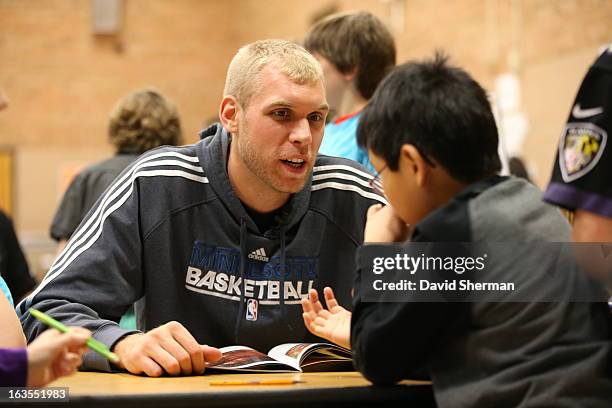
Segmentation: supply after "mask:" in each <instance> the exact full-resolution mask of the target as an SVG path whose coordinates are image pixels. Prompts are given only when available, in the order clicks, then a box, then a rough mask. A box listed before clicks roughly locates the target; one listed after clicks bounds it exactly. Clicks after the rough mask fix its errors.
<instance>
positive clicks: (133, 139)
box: [108, 88, 181, 154]
mask: <svg viewBox="0 0 612 408" xmlns="http://www.w3.org/2000/svg"><path fill="white" fill-rule="evenodd" d="M108 137H109V141H110V142H111V143H112V144H113V145H115V147H116V149H117V151H118V152H120V153H137V154H140V153H144V152H145V151H147V150H150V149H152V148H154V147H158V146H162V145H177V144H179V143H180V142H181V121H180V119H179V116H178V112H177V110H176V107H175V106H174V104H173V103H172V102H170V101H169V100H168V99H167V98H165V97H164V96H163V95H162V94H161V93H159V92H158V91H157V90H155V89H152V88H147V89H142V90H139V91H136V92H133V93H131V94H129V95H127V96H125V97H123V98H122V99H121V100H120V101H119V102H117V104H116V105H115V107H114V108H113V110H112V111H111V114H110V119H109V126H108Z"/></svg>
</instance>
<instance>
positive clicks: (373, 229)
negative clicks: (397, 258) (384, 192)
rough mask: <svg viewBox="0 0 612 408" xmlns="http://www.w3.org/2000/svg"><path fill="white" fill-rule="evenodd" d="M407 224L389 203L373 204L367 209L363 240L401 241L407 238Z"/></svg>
mask: <svg viewBox="0 0 612 408" xmlns="http://www.w3.org/2000/svg"><path fill="white" fill-rule="evenodd" d="M408 232H409V228H408V225H406V223H405V222H404V221H402V219H401V218H400V217H398V216H397V215H396V214H395V212H394V211H393V207H391V206H390V205H387V206H383V205H382V204H374V205H373V206H371V207H370V208H369V209H368V218H367V221H366V226H365V231H364V242H366V243H367V242H402V241H405V240H406V239H408Z"/></svg>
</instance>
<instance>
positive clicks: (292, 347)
mask: <svg viewBox="0 0 612 408" xmlns="http://www.w3.org/2000/svg"><path fill="white" fill-rule="evenodd" d="M317 344H318V343H285V344H279V345H278V346H276V347H274V348H272V349H271V350H270V351H269V352H268V355H269V356H270V357H272V358H273V359H275V360H277V361H280V362H283V363H285V364H287V365H289V366H291V367H293V368H295V369H296V370H299V371H301V370H300V359H301V356H302V355H303V354H304V351H305V350H307V349H309V348H312V347H313V346H316V345H317Z"/></svg>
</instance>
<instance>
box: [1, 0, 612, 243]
mask: <svg viewBox="0 0 612 408" xmlns="http://www.w3.org/2000/svg"><path fill="white" fill-rule="evenodd" d="M334 5H335V7H336V8H337V9H338V10H349V9H368V10H371V11H372V12H373V13H375V14H376V15H378V16H379V17H381V18H383V19H384V20H385V21H388V22H391V21H401V19H399V20H398V19H397V18H395V19H394V18H393V16H392V15H391V14H390V13H391V10H395V11H396V12H397V10H404V13H405V15H404V18H403V22H404V24H403V28H402V27H400V26H396V27H394V32H395V35H396V38H397V45H398V50H399V61H400V62H402V61H404V60H406V59H409V58H422V57H424V56H429V55H431V54H432V50H433V49H435V48H443V49H445V50H446V51H447V52H449V53H450V54H451V56H452V59H453V61H454V62H455V63H458V64H460V65H462V66H464V67H465V68H466V69H467V70H468V71H469V72H470V73H472V74H473V75H474V76H475V77H476V78H477V79H478V80H479V81H481V82H482V83H483V84H484V85H485V86H486V87H487V88H489V89H490V88H491V87H492V85H493V79H494V78H495V76H496V75H497V74H499V73H501V72H506V71H508V70H509V69H515V72H517V74H518V75H519V78H520V79H521V81H522V86H523V101H522V106H523V107H524V108H525V111H526V114H527V116H528V119H529V123H530V132H529V134H528V138H527V140H526V142H525V145H524V147H525V148H524V154H525V157H526V159H527V160H528V162H529V164H530V166H531V167H532V168H533V169H535V170H536V172H537V173H536V181H537V182H538V184H539V185H540V186H543V185H545V183H546V181H547V178H548V176H549V172H550V166H551V165H552V158H553V154H554V149H555V147H554V145H555V143H556V138H557V137H558V134H559V131H560V129H561V127H562V124H563V121H564V120H565V116H566V115H567V112H568V110H569V107H570V104H571V102H572V98H573V96H574V94H575V91H576V87H577V85H578V83H579V82H580V79H581V77H582V75H583V74H584V72H585V70H586V68H587V67H588V65H589V63H590V62H591V61H592V59H593V57H594V52H595V50H596V49H597V47H598V46H599V45H600V44H602V43H605V42H608V41H612V25H610V24H609V22H610V21H612V2H610V1H607V0H583V1H578V0H522V1H521V0H405V1H402V0H384V1H383V0H354V1H349V0H343V1H337V2H335V3H334V2H333V1H331V0H330V1H327V0H311V1H308V2H304V1H302V0H299V1H298V0H227V1H216V0H175V1H171V0H125V1H124V11H125V13H124V18H123V28H122V31H121V33H120V34H119V35H117V36H114V37H99V36H98V37H97V36H94V35H92V33H91V6H92V4H91V2H90V1H89V0H0V89H4V90H5V92H6V93H7V95H8V96H9V98H10V102H11V106H10V107H9V109H8V110H7V111H4V112H2V113H0V145H8V146H11V147H13V149H14V151H15V152H16V157H15V163H16V167H15V170H16V172H15V197H14V207H13V208H14V215H15V218H16V224H17V226H18V227H19V229H20V230H21V231H22V232H23V233H24V234H25V235H26V236H29V235H28V234H30V235H34V236H41V237H46V230H47V228H48V225H49V223H50V220H51V216H52V214H53V212H54V210H55V207H56V205H57V200H58V197H59V196H60V195H61V188H62V183H61V174H62V169H65V168H66V167H67V166H68V167H70V166H78V165H80V164H86V163H89V162H92V161H95V160H100V159H101V158H104V157H106V156H108V155H110V154H111V150H110V148H109V146H108V145H107V143H106V140H105V138H106V125H107V115H108V112H109V110H110V108H111V107H112V105H113V104H114V103H115V102H116V100H117V99H118V98H120V97H121V96H123V95H124V94H126V93H127V92H129V91H131V90H134V89H136V88H140V87H144V86H149V85H152V86H155V87H157V88H158V89H160V90H161V91H162V92H163V93H164V94H166V95H167V96H169V97H170V98H171V99H173V100H174V101H175V102H176V103H177V105H178V108H179V111H180V114H181V117H182V121H183V128H184V133H185V141H186V142H194V141H195V140H196V136H195V135H196V132H197V130H199V129H200V128H201V126H202V123H203V122H204V121H205V120H206V119H208V118H209V117H210V116H211V115H214V114H216V111H217V104H218V101H219V99H220V96H221V92H222V88H223V81H224V76H225V70H226V67H227V64H228V62H229V61H230V59H231V57H232V55H233V53H234V52H235V51H236V49H237V48H238V47H239V46H240V45H242V44H244V43H246V42H250V41H253V40H256V39H260V38H270V37H277V38H288V39H299V38H301V36H302V35H303V34H304V32H305V31H306V30H307V29H308V26H309V24H310V21H311V18H312V16H313V15H314V14H316V13H319V12H320V11H321V10H323V9H329V8H330V7H333V6H334ZM396 17H397V16H396Z"/></svg>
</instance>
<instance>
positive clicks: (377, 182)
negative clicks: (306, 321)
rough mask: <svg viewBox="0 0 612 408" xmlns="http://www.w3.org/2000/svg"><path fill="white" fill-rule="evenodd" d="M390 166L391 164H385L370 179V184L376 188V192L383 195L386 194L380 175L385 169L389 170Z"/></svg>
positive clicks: (373, 188) (372, 187)
mask: <svg viewBox="0 0 612 408" xmlns="http://www.w3.org/2000/svg"><path fill="white" fill-rule="evenodd" d="M388 167H389V166H388V165H386V164H385V165H384V166H383V168H382V169H380V171H378V172H376V175H375V176H374V177H372V178H371V179H370V181H369V182H368V184H369V185H370V188H371V189H372V190H374V192H375V193H377V194H380V195H381V196H384V195H385V190H384V189H383V186H382V177H381V176H380V175H381V174H382V172H383V171H385V170H387V168H388Z"/></svg>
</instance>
